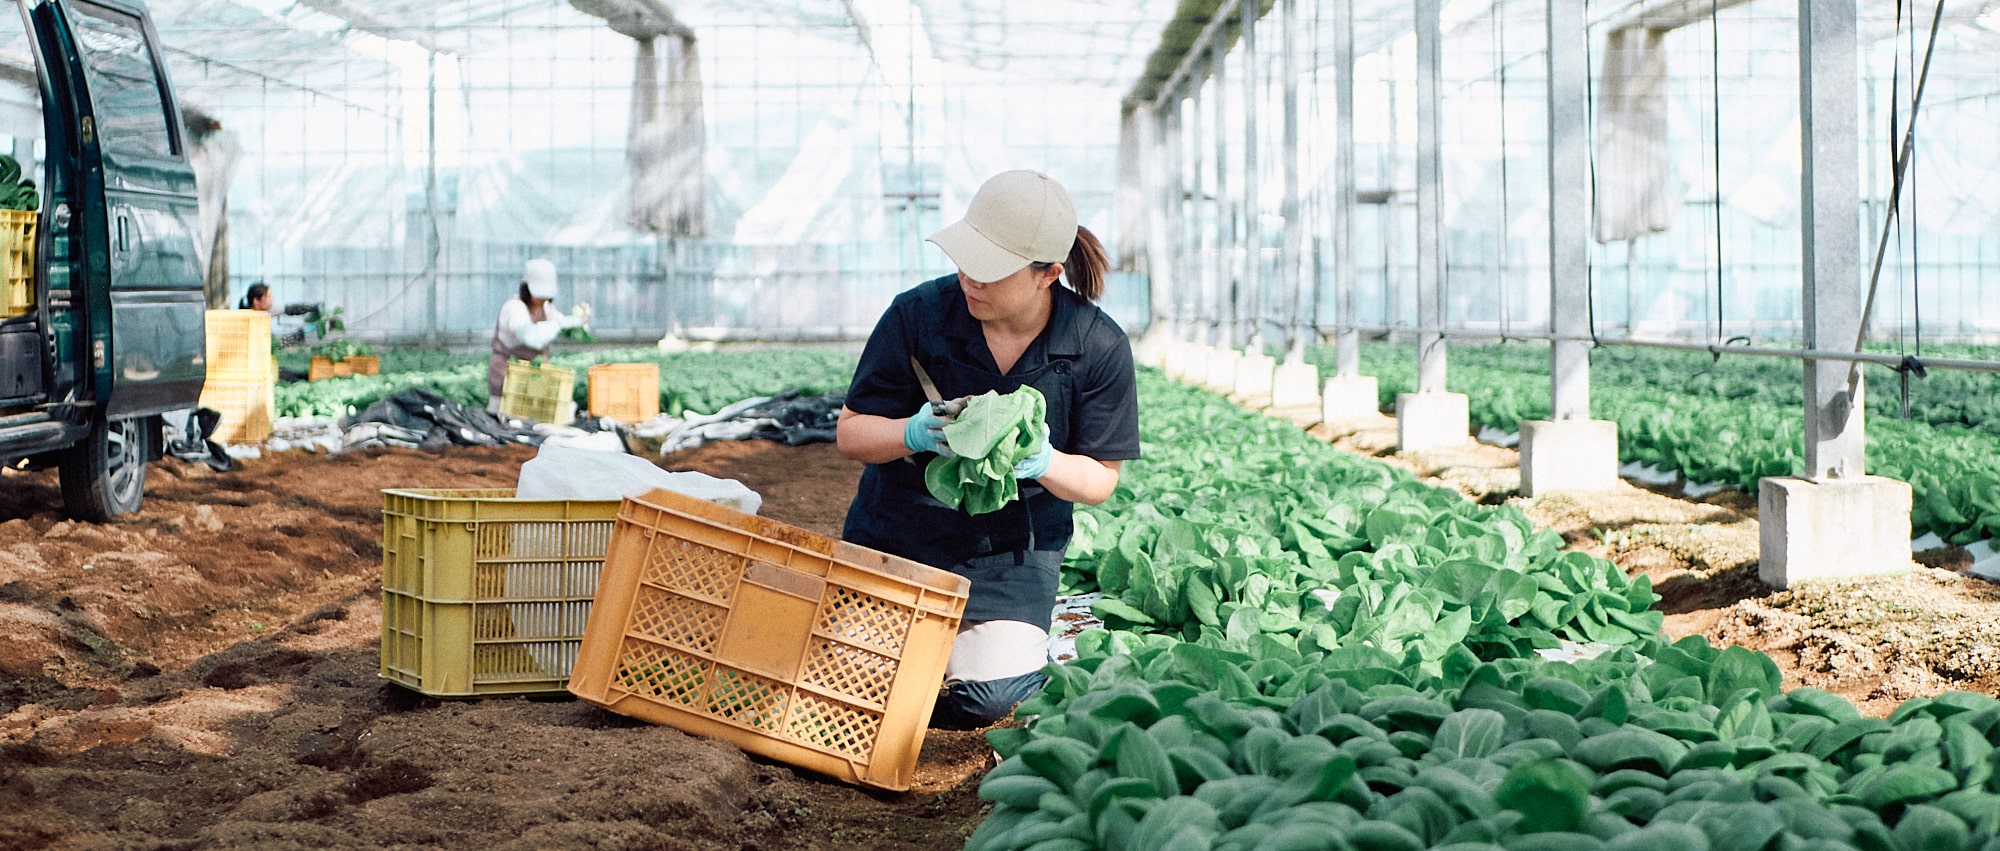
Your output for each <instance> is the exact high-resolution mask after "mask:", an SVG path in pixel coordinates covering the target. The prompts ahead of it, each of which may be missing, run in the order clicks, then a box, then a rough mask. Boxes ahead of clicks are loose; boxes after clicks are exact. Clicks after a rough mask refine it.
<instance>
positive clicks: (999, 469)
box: [924, 384, 1048, 514]
mask: <svg viewBox="0 0 2000 851" xmlns="http://www.w3.org/2000/svg"><path fill="white" fill-rule="evenodd" d="M1047 410H1048V403H1047V401H1046V400H1044V399H1043V398H1042V393H1041V391H1039V390H1036V389H1035V388H1034V386H1033V385H1028V384H1023V385H1021V387H1020V389H1018V390H1015V391H1014V392H1012V393H1004V394H1003V393H997V392H993V391H988V392H986V393H982V394H980V395H978V396H974V397H972V399H971V401H969V402H967V403H966V406H965V411H964V412H963V413H960V414H959V415H958V418H957V419H956V420H954V421H953V422H950V423H947V424H946V425H945V427H944V436H945V440H946V442H948V443H949V444H951V452H952V454H951V455H949V456H946V455H939V456H937V457H935V458H932V459H931V461H930V463H929V464H928V465H926V466H925V467H924V487H925V488H926V489H928V490H929V491H930V493H931V496H933V497H936V498H937V501H939V502H942V503H944V504H945V505H949V506H951V507H953V508H958V507H960V506H964V508H965V511H966V513H968V514H988V513H991V512H994V511H998V510H1000V508H1001V507H1003V506H1005V505H1006V504H1007V503H1010V502H1013V501H1014V499H1015V498H1016V497H1019V496H1020V493H1021V487H1020V483H1019V482H1017V481H1015V479H1014V465H1016V464H1019V463H1020V462H1021V461H1022V459H1025V458H1027V457H1028V456H1030V455H1033V454H1035V452H1036V451H1037V449H1038V448H1039V447H1040V446H1041V443H1042V441H1043V439H1044V433H1045V432H1046V431H1047V428H1048V427H1047V426H1046V425H1044V420H1045V419H1046V417H1047Z"/></svg>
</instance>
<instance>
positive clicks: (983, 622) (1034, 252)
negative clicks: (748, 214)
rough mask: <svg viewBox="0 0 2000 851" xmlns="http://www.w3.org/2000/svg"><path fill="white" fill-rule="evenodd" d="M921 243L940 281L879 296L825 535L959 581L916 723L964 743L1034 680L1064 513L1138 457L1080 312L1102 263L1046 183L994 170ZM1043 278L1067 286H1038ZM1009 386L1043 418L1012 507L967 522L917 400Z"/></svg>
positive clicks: (1107, 322) (1102, 320)
mask: <svg viewBox="0 0 2000 851" xmlns="http://www.w3.org/2000/svg"><path fill="white" fill-rule="evenodd" d="M930 241H931V242H933V243H936V244H937V246H938V247H939V248H942V249H944V252H945V254H947V255H949V256H950V257H951V260H952V262H953V263H954V264H955V265H956V266H957V267H958V274H956V275H946V276H944V277H941V278H937V279H935V280H932V281H928V282H926V283H924V284H922V285H920V286H918V287H916V288H915V289H912V290H908V291H906V292H903V293H901V294H900V295H898V296H897V297H896V299H895V302H894V303H893V304H891V305H890V307H889V310H888V312H886V313H885V314H883V316H882V319H881V320H880V321H879V322H878V323H877V324H876V326H875V330H874V332H873V333H872V334H871V335H870V336H869V338H868V344H867V347H866V348H865V349H863V351H862V354H861V360H860V363H859V365H858V366H857V367H856V369H855V373H854V381H853V383H852V385H851V386H850V387H849V389H848V392H847V404H846V406H845V407H843V408H842V409H841V412H840V421H839V425H838V429H837V435H838V440H839V447H840V453H841V454H842V455H843V456H845V457H848V458H851V459H854V460H857V461H863V462H866V463H867V465H868V466H867V468H866V469H865V470H864V471H863V472H862V474H861V484H860V487H859V488H858V490H857V492H856V493H855V496H854V503H853V505H852V506H851V507H850V508H849V509H848V513H847V524H846V529H845V531H844V532H843V533H842V537H844V538H846V539H847V540H849V541H852V542H854V543H857V544H860V545H862V546H865V547H870V548H873V549H877V550H881V551H883V552H887V553H891V554H894V555H899V556H902V557H904V558H909V559H914V560H916V561H919V562H923V563H925V564H929V565H933V566H936V567H940V568H944V569H946V570H950V571H951V572H953V573H956V574H959V575H960V576H964V577H966V578H967V579H969V580H971V583H972V591H971V597H970V598H969V600H968V601H967V603H966V607H965V613H964V618H963V621H962V624H961V626H960V629H959V632H958V637H957V640H956V641H955V642H954V643H953V645H952V651H951V659H950V661H949V662H948V663H947V664H946V668H945V689H944V691H943V692H942V693H941V694H940V695H939V697H938V703H937V707H936V709H935V711H934V712H933V714H932V719H931V723H932V724H933V725H934V726H938V727H956V728H974V727H981V726H985V725H987V724H991V723H993V722H995V721H998V720H1001V719H1003V718H1006V717H1007V715H1008V713H1010V712H1012V711H1013V708H1014V706H1015V705H1016V704H1018V703H1020V702H1021V701H1022V700H1023V699H1025V698H1027V697H1028V696H1029V695H1031V694H1033V693H1034V692H1035V690H1036V689H1039V688H1041V686H1042V684H1043V683H1044V682H1046V681H1047V677H1046V675H1044V674H1043V673H1042V672H1041V669H1042V667H1043V666H1044V665H1046V664H1047V663H1048V662H1049V626H1050V622H1051V620H1052V611H1053V608H1054V604H1055V598H1056V587H1057V580H1058V575H1059V573H1060V568H1061V566H1062V560H1063V553H1064V551H1065V550H1066V549H1067V548H1068V547H1069V540H1070V536H1071V532H1072V531H1073V529H1074V526H1073V523H1072V521H1071V514H1072V511H1073V509H1074V504H1075V503H1078V502H1082V503H1085V504H1088V505H1096V504H1098V503H1101V502H1103V501H1104V500H1105V499H1107V498H1109V497H1110V496H1111V492H1112V490H1113V489H1115V488H1116V487H1117V486H1118V473H1119V468H1120V466H1121V464H1122V463H1123V462H1124V461H1125V460H1128V459H1133V458H1137V457H1139V411H1138V398H1137V397H1138V393H1137V386H1136V379H1135V377H1134V375H1133V371H1132V351H1131V347H1130V343H1129V341H1128V340H1127V338H1126V336H1125V332H1124V331H1123V330H1122V329H1120V328H1119V327H1118V324H1117V323H1116V322H1114V321H1112V319H1111V317H1109V316H1107V315H1105V313H1104V311H1103V310H1101V309H1099V308H1098V307H1097V306H1096V305H1094V304H1093V303H1092V302H1094V301H1096V300H1097V298H1098V297H1099V295H1101V294H1102V292H1103V288H1104V283H1103V282H1104V272H1105V267H1106V265H1107V263H1106V260H1105V255H1104V248H1103V247H1102V246H1101V245H1100V244H1099V243H1098V241H1097V238H1096V237H1095V236H1093V235H1092V234H1091V233H1090V231H1089V230H1087V229H1085V228H1082V227H1079V226H1078V225H1077V221H1076V209H1075V208H1074V207H1073V206H1071V204H1070V199H1069V195H1068V194H1067V193H1066V192H1065V191H1064V190H1063V187H1062V185H1061V184H1059V183H1057V182H1056V181H1055V180H1053V179H1051V178H1050V177H1048V176H1047V175H1044V174H1041V173H1038V172H1033V171H1009V172H1004V173H1002V174H1000V175H998V176H995V177H994V178H992V179H991V180H988V181H987V182H986V183H985V185H983V186H981V187H980V188H979V191H978V193H977V194H975V195H974V196H973V197H972V203H971V204H970V205H969V206H968V208H967V209H966V213H965V218H964V219H962V220H960V221H959V222H957V223H955V224H952V225H950V226H949V227H946V228H944V229H943V230H940V231H938V232H937V233H936V234H933V235H932V236H931V237H930ZM1059 278H1060V279H1062V280H1063V281H1064V283H1066V284H1067V285H1068V286H1066V287H1060V286H1054V284H1055V283H1056V282H1057V280H1058V279H1059ZM1022 387H1033V388H1034V389H1035V390H1036V391H1039V392H1040V394H1041V397H1042V404H1041V405H1040V406H1036V407H1037V408H1041V409H1045V410H1046V415H1045V417H1044V421H1043V422H1038V423H1031V424H1026V426H1025V428H1026V429H1027V431H1026V432H1024V434H1026V440H1025V441H1024V445H1023V446H1022V447H1021V448H1020V451H1019V452H1018V453H1017V455H1018V457H1019V459H1020V460H1019V461H1018V462H1017V463H1015V464H1014V465H1013V467H1012V470H1011V474H1012V480H1010V481H1008V482H1006V483H1005V484H1007V485H1008V486H1009V489H1011V487H1012V486H1014V485H1015V484H1016V483H1018V493H1019V498H1018V499H1012V500H1007V501H1005V502H1004V503H1003V504H1000V505H999V506H998V507H997V509H995V510H990V511H983V510H984V509H986V508H991V507H992V506H991V505H984V504H982V505H978V506H974V507H975V508H977V509H980V510H982V511H983V513H972V510H971V509H969V508H968V507H956V506H953V505H950V504H948V503H946V502H942V501H940V500H939V498H938V497H937V496H936V495H934V492H933V491H932V490H931V489H930V488H928V487H927V486H926V482H925V467H926V464H928V463H930V462H932V460H933V459H935V458H938V457H941V456H942V457H947V458H949V457H953V453H952V450H951V447H950V444H949V442H948V441H947V440H946V438H945V429H946V426H947V425H948V424H949V421H950V419H951V418H952V417H954V416H956V414H955V413H948V412H949V411H952V410H953V409H952V408H947V407H946V406H944V405H938V406H935V407H934V406H933V405H932V404H931V402H934V401H937V400H939V399H950V398H953V397H961V398H962V397H968V396H974V395H977V394H985V393H988V392H996V393H1014V392H1016V391H1017V390H1019V389H1020V388H1022ZM1030 410H1033V408H1031V409H1030ZM967 416H968V417H969V416H971V412H970V411H968V413H967ZM1030 416H1032V414H1031V415H1030ZM974 502H975V501H974V500H967V501H966V503H965V505H966V506H973V503H974Z"/></svg>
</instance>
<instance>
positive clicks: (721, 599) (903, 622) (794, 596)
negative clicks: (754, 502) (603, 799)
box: [569, 490, 971, 791]
mask: <svg viewBox="0 0 2000 851" xmlns="http://www.w3.org/2000/svg"><path fill="white" fill-rule="evenodd" d="M970 587H971V586H970V583H969V582H968V581H967V580H966V579H965V578H964V577H961V576H958V575H956V574H952V573H948V572H946V571H942V570H938V569H936V568H933V567H929V566H926V565H922V564H918V563H917V562H914V561H910V560H908V559H903V558H897V557H896V556H892V555H888V554H886V553H881V552H877V551H875V550H871V549H867V548H865V547H860V546H856V545H854V544H850V543H847V542H845V541H840V540H836V539H833V538H828V537H825V536H823V535H818V534H814V533H812V532H809V531H806V530H804V529H800V528H797V527H794V526H788V525H785V524H783V523H779V522H777V521H774V520H769V519H766V518H762V517H757V516H755V515H750V514H744V513H742V512H738V511H735V510H732V509H728V508H724V507H722V506H719V505H715V504H713V503H709V502H704V501H702V500H699V499H695V498H693V497H688V496H683V495H680V494H677V493H673V492H671V491H665V490H657V491H653V492H652V493H649V494H646V495H644V496H639V497H629V498H627V499H625V500H624V502H623V503H622V504H621V505H620V506H619V509H618V521H617V523H616V525H615V526H614V527H613V529H612V534H611V546H610V549H609V550H608V551H607V552H606V553H605V557H604V574H603V576H602V578H601V581H600V582H599V583H598V589H597V600H596V603H595V605H594V606H593V607H592V609H591V611H590V623H589V625H588V626H587V627H586V628H585V630H584V634H583V644H582V646H581V647H580V648H579V649H578V651H577V659H576V666H575V668H574V671H573V673H571V675H570V681H569V690H570V692H571V693H573V694H575V695H576V696H578V697H581V698H583V699H584V700H587V701H590V702H591V703H595V704H597V705H599V706H603V707H605V708H606V709H609V710H611V711H613V712H617V713H619V714H622V715H629V716H631V717H633V718H639V719H642V720H646V721H651V722H654V723H657V724H667V725H670V726H673V727H676V728H679V729H681V730H685V731H687V732H690V733H695V734H698V735H704V736H714V737H716V738H720V739H725V740H727V741H730V742H732V743H734V744H735V745H737V746H738V747H740V748H743V749H744V750H746V751H750V752H752V753H756V754H761V755H763V756H766V757H770V758H772V759H776V760H780V761H783V762H786V763H790V764H792V765H796V766H799V767H802V768H806V769H810V770H812V771H817V772H820V773H822V774H826V775H829V776H832V777H836V778H839V779H842V780H846V781H849V782H853V783H859V784H862V785H866V786H876V787H880V788H884V789H892V790H897V791H901V790H905V789H908V788H909V787H910V783H911V781H912V779H913V775H914V773H915V771H916V762H917V752H918V750H919V749H920V748H921V746H922V745H923V740H924V731H925V729H926V728H928V727H929V726H930V718H931V708H932V706H933V704H934V703H935V702H936V700H937V693H938V686H939V685H940V684H941V683H942V682H943V679H944V666H945V662H946V661H947V660H948V659H950V658H951V645H952V641H953V640H954V639H955V638H956V637H957V635H958V624H959V619H960V617H961V616H962V615H963V614H964V612H965V599H966V594H967V593H968V591H969V590H970Z"/></svg>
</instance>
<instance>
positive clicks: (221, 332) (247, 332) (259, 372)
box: [201, 310, 278, 443]
mask: <svg viewBox="0 0 2000 851" xmlns="http://www.w3.org/2000/svg"><path fill="white" fill-rule="evenodd" d="M206 321H207V325H208V355H207V356H208V381H207V383H205V384H203V385H202V388H201V406H202V407H204V408H212V409H214V410H215V411H216V412H217V413H220V414H222V422H221V424H219V425H217V426H216V433H215V434H213V435H210V437H211V438H212V439H214V440H217V441H220V442H223V443H253V442H256V441H260V440H263V439H264V438H267V437H270V436H271V416H272V413H271V412H272V411H273V410H274V409H275V408H276V404H275V403H274V401H273V398H272V397H273V391H274V388H275V387H276V385H277V382H278V367H277V363H276V362H275V361H273V360H272V359H271V314H269V313H265V312H264V311H261V310H211V311H208V314H207V317H206Z"/></svg>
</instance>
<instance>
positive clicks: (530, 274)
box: [521, 257, 556, 298]
mask: <svg viewBox="0 0 2000 851" xmlns="http://www.w3.org/2000/svg"><path fill="white" fill-rule="evenodd" d="M521 282H522V283H524V284H527V285H528V294H529V295H531V296H534V297H535V298H555V297H556V264H554V263H551V262H549V261H548V259H547V258H544V257H537V258H535V259H533V260H530V261H528V265H527V268H525V269H523V270H521Z"/></svg>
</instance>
